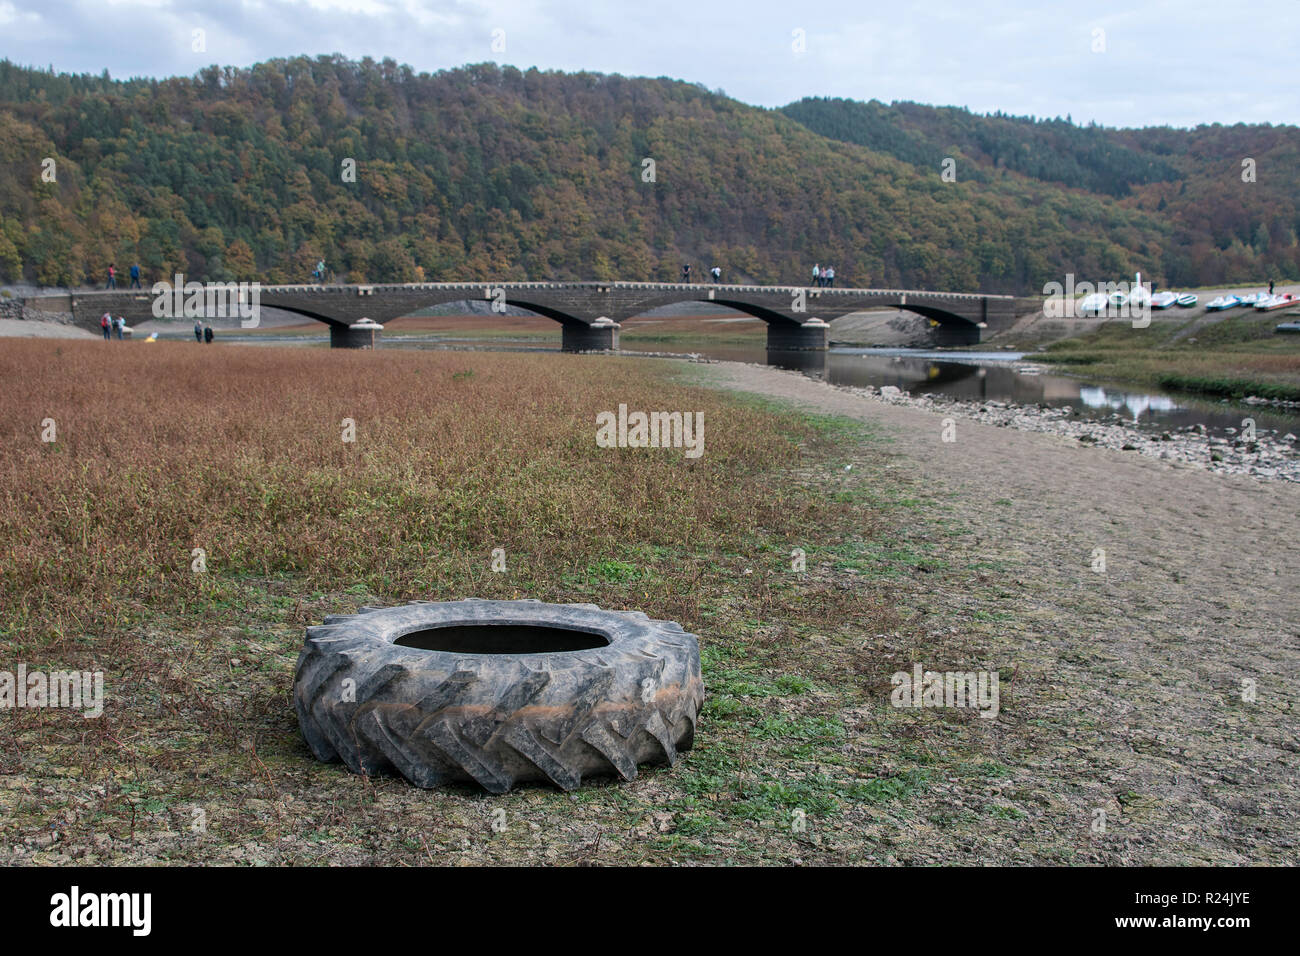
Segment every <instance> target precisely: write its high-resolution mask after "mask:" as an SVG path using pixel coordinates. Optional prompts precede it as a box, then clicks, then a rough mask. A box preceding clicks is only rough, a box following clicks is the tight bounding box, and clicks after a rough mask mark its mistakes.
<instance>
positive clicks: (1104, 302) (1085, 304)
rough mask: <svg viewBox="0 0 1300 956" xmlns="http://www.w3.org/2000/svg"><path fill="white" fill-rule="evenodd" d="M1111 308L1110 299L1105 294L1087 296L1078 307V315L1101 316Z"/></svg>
mask: <svg viewBox="0 0 1300 956" xmlns="http://www.w3.org/2000/svg"><path fill="white" fill-rule="evenodd" d="M1109 308H1110V299H1109V298H1107V296H1106V294H1105V293H1103V292H1094V293H1093V294H1092V295H1086V296H1084V297H1083V300H1082V301H1080V302H1079V304H1078V306H1076V314H1077V315H1101V314H1102V313H1103V312H1105V311H1106V310H1107V309H1109Z"/></svg>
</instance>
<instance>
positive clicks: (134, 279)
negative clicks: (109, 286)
mask: <svg viewBox="0 0 1300 956" xmlns="http://www.w3.org/2000/svg"><path fill="white" fill-rule="evenodd" d="M130 288H132V289H138V288H140V264H139V263H136V264H134V265H132V266H131V285H130Z"/></svg>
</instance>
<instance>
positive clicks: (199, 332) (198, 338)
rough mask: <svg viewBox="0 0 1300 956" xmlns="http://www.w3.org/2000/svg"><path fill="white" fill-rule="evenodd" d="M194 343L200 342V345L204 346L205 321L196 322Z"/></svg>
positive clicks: (196, 320) (198, 320) (197, 320)
mask: <svg viewBox="0 0 1300 956" xmlns="http://www.w3.org/2000/svg"><path fill="white" fill-rule="evenodd" d="M194 341H195V342H198V343H199V344H200V345H202V344H203V320H202V319H195V320H194Z"/></svg>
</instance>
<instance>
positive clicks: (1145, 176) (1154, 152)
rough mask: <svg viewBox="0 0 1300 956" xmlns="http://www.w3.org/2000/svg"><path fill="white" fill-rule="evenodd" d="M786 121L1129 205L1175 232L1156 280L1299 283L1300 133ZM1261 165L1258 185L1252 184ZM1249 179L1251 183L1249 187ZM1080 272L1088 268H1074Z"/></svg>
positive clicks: (844, 118) (851, 106) (826, 102)
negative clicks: (1282, 278)
mask: <svg viewBox="0 0 1300 956" xmlns="http://www.w3.org/2000/svg"><path fill="white" fill-rule="evenodd" d="M783 112H784V113H785V114H786V115H787V116H790V117H792V118H794V119H797V120H798V121H799V122H800V123H802V124H804V125H805V126H807V127H808V128H809V129H811V130H813V131H814V132H817V133H820V134H822V135H823V136H828V137H830V138H832V139H837V140H842V141H844V142H847V143H854V144H856V145H859V146H863V147H866V148H868V149H872V150H876V151H879V152H882V153H887V154H888V155H890V156H894V157H896V158H897V159H901V160H903V161H904V162H906V163H908V164H910V165H912V166H913V167H915V168H917V169H919V170H924V171H930V170H936V169H939V168H940V167H941V165H942V163H943V161H944V160H945V159H946V158H949V157H952V158H953V159H954V160H955V163H956V169H957V177H958V179H966V180H970V181H973V182H979V183H989V184H992V183H997V182H999V181H1004V180H1007V179H1010V178H1014V177H1024V178H1029V179H1033V180H1038V181H1041V182H1045V183H1053V184H1060V185H1062V186H1067V187H1073V188H1082V189H1086V190H1088V191H1089V192H1093V193H1099V194H1102V195H1108V196H1114V197H1117V198H1122V199H1123V200H1124V201H1123V203H1122V205H1123V206H1124V207H1126V208H1129V209H1135V210H1142V211H1145V212H1149V213H1152V214H1154V215H1155V216H1156V217H1157V218H1159V219H1161V220H1162V221H1164V222H1165V223H1167V224H1169V225H1170V226H1171V227H1172V230H1173V231H1172V238H1173V239H1174V242H1173V243H1172V244H1166V245H1165V246H1163V248H1162V251H1161V255H1160V258H1159V261H1158V262H1157V264H1156V266H1155V268H1154V269H1152V270H1151V272H1152V274H1153V275H1154V276H1155V277H1156V278H1157V279H1160V280H1163V281H1164V283H1165V284H1172V285H1215V284H1218V283H1222V282H1249V281H1257V280H1259V279H1260V278H1261V277H1265V276H1277V275H1289V276H1292V277H1294V276H1297V275H1300V247H1297V244H1296V235H1297V233H1300V129H1297V128H1296V127H1294V126H1247V125H1245V124H1237V125H1236V126H1220V125H1213V126H1200V127H1197V128H1196V129H1194V130H1174V129H1168V128H1150V129H1141V130H1127V129H1125V130H1115V129H1107V128H1104V127H1099V126H1076V125H1074V123H1072V122H1071V121H1070V119H1069V117H1067V118H1065V119H1059V118H1058V119H1041V120H1035V119H1029V118H1024V117H1013V116H1003V115H1000V114H999V115H994V116H976V115H975V114H972V113H970V112H968V111H966V110H961V109H954V108H952V107H933V106H922V105H920V104H917V103H895V104H893V105H892V106H885V105H884V104H882V103H879V102H876V101H872V102H870V103H859V102H855V101H852V100H838V99H816V98H810V99H804V100H800V101H799V102H798V103H791V104H790V105H789V106H787V107H785V108H784V109H783ZM1244 160H1253V168H1252V170H1251V171H1252V173H1253V180H1254V181H1246V180H1245V179H1243V173H1244V172H1245V171H1246V168H1247V167H1246V166H1243V161H1244ZM1249 178H1250V177H1249V176H1248V177H1247V179H1249ZM1075 271H1076V272H1078V271H1079V270H1075Z"/></svg>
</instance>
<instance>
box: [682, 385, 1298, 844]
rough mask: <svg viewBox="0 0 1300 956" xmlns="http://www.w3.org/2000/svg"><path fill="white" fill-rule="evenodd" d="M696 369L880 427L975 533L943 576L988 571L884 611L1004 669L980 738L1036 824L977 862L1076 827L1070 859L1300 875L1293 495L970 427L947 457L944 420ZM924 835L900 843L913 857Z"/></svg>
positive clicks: (1065, 441) (1029, 434) (990, 840)
mask: <svg viewBox="0 0 1300 956" xmlns="http://www.w3.org/2000/svg"><path fill="white" fill-rule="evenodd" d="M700 368H701V369H702V371H701V372H700V375H701V376H702V377H704V378H705V379H706V380H707V381H710V382H711V383H713V384H716V385H718V386H721V387H728V388H733V389H739V390H742V391H747V392H752V393H757V394H760V395H763V396H767V397H770V398H776V399H780V400H785V401H789V402H793V403H794V404H796V405H798V406H801V407H805V408H809V409H814V410H818V411H820V412H823V413H829V414H834V415H841V416H846V417H848V418H852V419H857V420H861V421H865V422H868V423H870V424H872V425H873V426H876V427H879V428H880V429H881V431H883V432H884V433H885V434H886V435H887V436H888V437H889V438H890V439H891V440H892V447H893V449H894V450H895V451H896V454H897V462H896V464H897V465H898V466H899V470H900V472H902V473H906V474H910V475H912V476H913V477H914V478H915V481H916V484H917V485H919V486H920V487H921V488H922V489H923V494H924V497H923V499H922V501H923V504H922V507H921V513H922V514H923V515H928V516H929V517H931V518H932V519H934V520H936V521H945V522H950V523H951V522H957V523H959V524H961V525H962V526H964V527H965V528H966V529H968V530H969V533H968V534H963V535H961V536H960V537H955V538H949V539H946V542H945V545H944V547H945V548H946V549H947V557H948V558H949V559H950V560H949V563H950V564H951V565H953V566H958V565H961V566H967V565H968V564H969V562H970V561H971V560H972V559H973V558H978V559H981V560H983V561H984V562H986V563H987V565H988V566H989V567H990V568H993V569H996V570H995V571H993V572H992V573H989V574H981V575H979V576H978V577H975V578H968V579H966V580H961V579H960V576H945V575H938V574H936V575H934V576H933V579H934V581H933V584H932V585H931V586H930V587H928V588H926V589H924V590H923V591H922V592H921V593H919V594H918V593H916V592H915V591H912V592H910V593H909V592H907V591H906V589H901V591H900V596H899V600H900V602H912V603H915V605H916V606H917V607H919V609H921V610H922V611H925V612H928V613H929V615H930V621H931V624H930V626H931V627H932V628H934V627H937V626H939V625H940V624H941V623H942V622H943V621H945V620H946V621H947V622H948V623H950V624H951V625H952V626H955V627H958V628H962V629H966V630H968V631H970V632H976V631H978V632H979V633H980V635H981V639H982V640H984V641H986V642H988V644H989V646H990V648H991V649H992V650H993V651H995V652H997V653H1000V654H1005V655H1006V656H1007V658H1008V659H1012V660H1014V661H1016V665H1015V669H1016V677H1015V679H1014V680H1012V681H1008V682H1007V684H1008V687H1007V688H1004V692H1003V698H1004V699H1003V706H1002V710H1001V713H1000V714H999V716H998V718H997V719H996V720H994V721H990V722H988V723H991V724H992V725H994V726H993V727H991V728H989V729H988V731H987V732H988V733H990V734H992V735H993V736H994V738H995V740H994V742H993V744H994V747H995V749H996V750H997V751H998V752H999V753H1000V754H1001V755H1002V757H1001V759H1002V761H1003V763H1005V764H1007V765H1008V766H1011V767H1014V768H1016V769H1015V773H1014V775H1013V776H1012V777H1011V783H1012V785H1013V787H1014V791H1015V792H1016V793H1018V794H1019V795H1021V798H1022V800H1021V802H1022V804H1023V803H1024V802H1025V801H1026V800H1029V801H1030V802H1031V803H1032V802H1034V801H1036V802H1037V803H1039V804H1040V805H1041V810H1042V812H1041V813H1040V814H1037V815H1034V816H1031V817H1030V818H1028V819H1025V820H1022V821H1021V825H1020V826H1019V827H1017V828H1015V830H1014V832H1015V833H1016V834H1017V835H1016V837H1015V838H1014V839H1008V838H1007V836H1006V834H1005V833H1002V832H998V833H990V834H989V835H988V837H987V838H986V839H985V840H984V841H982V843H981V845H980V846H979V847H978V848H971V851H970V852H971V853H972V854H973V856H972V858H978V859H986V860H1000V861H1002V862H1015V861H1017V860H1020V859H1042V856H1043V854H1044V851H1046V850H1047V849H1048V848H1050V847H1053V846H1060V845H1061V844H1062V843H1063V842H1068V841H1066V840H1065V834H1064V832H1063V829H1073V830H1074V831H1075V832H1076V833H1082V834H1084V836H1085V838H1086V837H1087V835H1088V834H1089V833H1090V832H1091V839H1084V840H1083V841H1082V842H1083V844H1084V845H1085V846H1087V847H1089V848H1090V849H1086V850H1084V851H1083V852H1082V853H1080V854H1078V855H1076V856H1075V857H1074V859H1076V860H1077V861H1078V862H1088V861H1097V862H1106V863H1109V864H1112V865H1114V864H1125V863H1142V864H1167V863H1182V864H1187V863H1206V864H1241V863H1275V864H1282V863H1285V864H1290V865H1294V864H1296V863H1297V862H1300V849H1298V847H1300V837H1297V833H1298V832H1300V744H1298V743H1297V741H1300V726H1298V721H1297V719H1296V704H1297V687H1298V686H1300V683H1298V681H1300V613H1298V611H1300V597H1298V596H1297V587H1298V586H1300V486H1297V485H1296V484H1294V483H1291V482H1285V481H1267V480H1260V479H1258V478H1255V477H1249V476H1244V475H1225V474H1215V473H1211V472H1210V471H1208V470H1206V469H1205V468H1203V467H1200V466H1198V465H1192V464H1188V463H1184V462H1179V461H1168V460H1160V459H1157V458H1153V457H1150V456H1147V455H1137V454H1133V453H1132V452H1122V451H1114V450H1111V449H1108V448H1103V447H1089V446H1086V445H1081V444H1080V442H1079V441H1078V440H1077V439H1074V438H1069V437H1067V436H1064V435H1058V434H1051V433H1041V432H1033V431H1023V430H1019V429H1017V428H1010V427H997V426H996V425H990V424H985V423H981V422H976V421H972V420H968V419H966V418H964V417H963V418H957V419H955V439H956V440H955V441H952V442H944V441H943V427H944V426H943V419H944V417H945V415H944V414H943V412H942V411H935V410H932V409H928V408H925V407H910V406H908V405H906V404H890V403H888V402H885V401H881V400H880V399H879V398H873V397H871V396H868V395H865V394H863V393H861V392H857V391H854V390H848V389H841V388H836V387H833V386H830V385H827V384H825V383H823V382H818V381H814V380H812V379H809V378H807V377H805V376H802V375H799V374H795V373H789V372H783V371H780V370H777V369H771V368H764V367H759V366H750V365H740V364H735V363H719V364H717V365H710V366H701V367H700ZM1103 551H1104V555H1103V554H1102V553H1101V552H1103ZM1099 557H1100V558H1102V559H1103V563H1101V564H1100V565H1099V562H1098V558H1099ZM990 618H992V619H993V620H994V621H995V623H993V624H992V625H989V624H988V623H987V622H988V621H989V619H990ZM922 663H928V662H925V661H924V660H923V661H922ZM1252 682H1253V684H1252ZM1251 686H1253V688H1254V693H1253V694H1251V693H1249V692H1248V688H1249V687H1251ZM1008 689H1011V693H1009V694H1008V693H1007V690H1008ZM1252 697H1253V699H1252V700H1247V699H1245V698H1252ZM1008 698H1009V699H1008ZM979 723H981V724H984V723H985V722H984V721H979ZM955 742H959V738H958V739H957V741H955ZM954 800H955V801H956V802H957V804H958V805H955V806H954V807H953V810H954V812H960V810H961V807H960V805H959V804H960V800H959V799H958V798H957V797H956V796H955V795H954ZM1098 811H1102V812H1104V814H1105V819H1106V820H1108V822H1109V826H1108V829H1107V831H1106V832H1105V833H1098V832H1097V830H1096V825H1097V820H1098V819H1099V814H1098ZM923 837H924V835H923V834H915V835H910V836H907V837H903V838H902V840H903V842H904V843H905V844H906V845H908V847H909V851H910V852H908V853H907V856H908V857H910V858H913V859H918V858H920V859H924V858H925V854H924V853H923V852H922V851H921V849H920V848H921V846H922V845H923V843H924V840H923ZM1078 845H1079V844H1077V843H1076V844H1075V846H1078ZM900 849H901V847H900ZM949 850H950V851H951V848H949ZM938 859H948V860H951V859H952V856H951V855H950V853H949V854H947V855H945V856H942V857H938Z"/></svg>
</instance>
